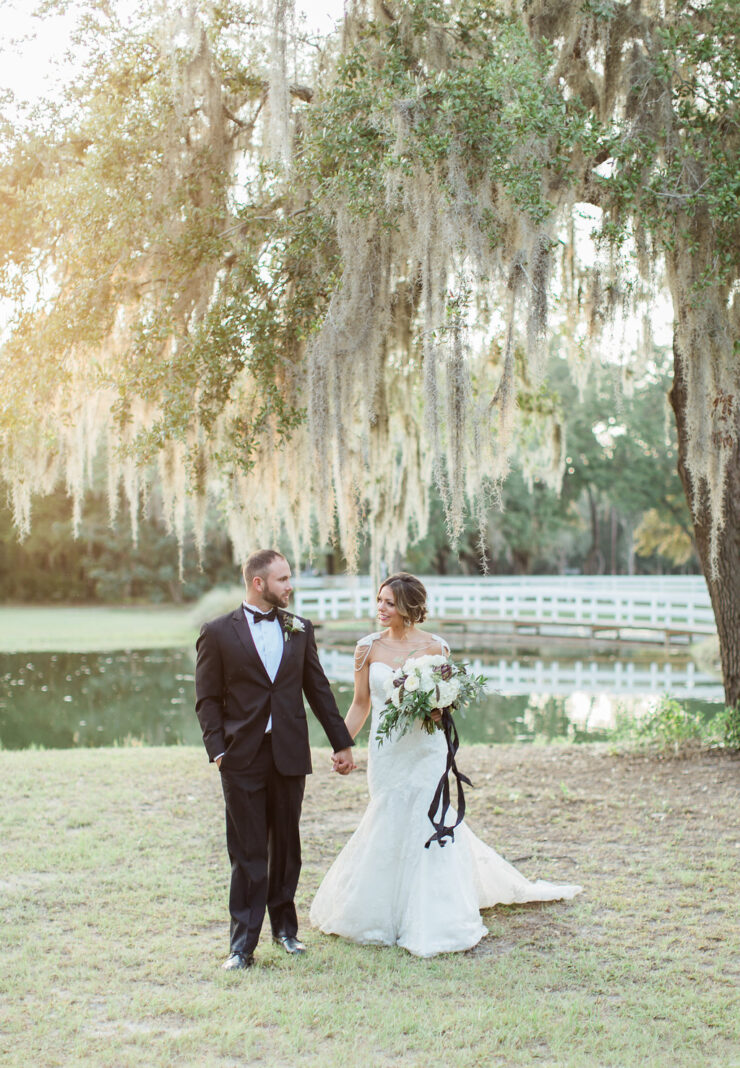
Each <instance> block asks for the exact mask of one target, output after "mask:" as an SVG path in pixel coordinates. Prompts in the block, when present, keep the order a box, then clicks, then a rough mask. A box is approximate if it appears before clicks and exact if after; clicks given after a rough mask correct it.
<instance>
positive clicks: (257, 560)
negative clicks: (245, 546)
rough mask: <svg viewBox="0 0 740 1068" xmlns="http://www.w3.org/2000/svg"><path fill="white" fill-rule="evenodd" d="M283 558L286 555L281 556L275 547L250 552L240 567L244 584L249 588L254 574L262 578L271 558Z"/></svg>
mask: <svg viewBox="0 0 740 1068" xmlns="http://www.w3.org/2000/svg"><path fill="white" fill-rule="evenodd" d="M285 559H287V557H285V556H283V554H282V553H280V552H278V551H277V549H258V550H257V551H256V552H254V553H251V554H250V555H249V556H248V557H247V562H246V563H245V565H244V567H243V568H242V575H244V585H245V586H246V587H247V588H249V587H250V586H251V585H252V579H253V578H254V577H255V575H260V576H261V577H262V578H264V577H265V575H266V574H267V569H268V568H269V566H270V564H271V563H272V561H273V560H285Z"/></svg>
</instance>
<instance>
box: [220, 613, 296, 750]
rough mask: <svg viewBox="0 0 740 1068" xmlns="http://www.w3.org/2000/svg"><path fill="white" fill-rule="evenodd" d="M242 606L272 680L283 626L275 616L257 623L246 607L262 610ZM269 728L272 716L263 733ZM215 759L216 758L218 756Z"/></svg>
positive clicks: (279, 656)
mask: <svg viewBox="0 0 740 1068" xmlns="http://www.w3.org/2000/svg"><path fill="white" fill-rule="evenodd" d="M242 608H243V610H244V618H245V619H246V621H247V623H248V624H249V629H250V631H251V633H252V640H253V641H254V647H255V649H256V650H257V653H258V655H259V658H260V660H261V661H262V663H263V664H264V666H265V671H266V672H267V674H268V675H269V676H270V682H274V681H275V676H276V675H277V673H278V668H279V667H280V661H281V660H282V659H283V646H284V645H285V639H284V638H283V628H282V627H281V626H280V623H279V621H278V619H277V616H276V617H275V619H261V620H260V621H259V623H255V621H254V616H253V615H252V613H251V612H248V611H247V609H248V608H251V609H252V610H253V611H254V612H262V609H261V608H257V606H256V605H253V604H247V603H246V602H244V604H243V605H242ZM271 730H272V716H270V718H269V719H268V721H267V726H266V727H265V734H269V732H270V731H271ZM223 755H224V754H223V753H219V756H223ZM215 759H216V760H218V757H216V758H215Z"/></svg>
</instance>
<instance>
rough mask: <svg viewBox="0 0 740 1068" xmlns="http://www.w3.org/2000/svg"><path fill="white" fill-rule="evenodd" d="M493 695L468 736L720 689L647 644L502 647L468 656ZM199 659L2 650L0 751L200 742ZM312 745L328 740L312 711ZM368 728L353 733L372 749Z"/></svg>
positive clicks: (695, 698) (339, 659)
mask: <svg viewBox="0 0 740 1068" xmlns="http://www.w3.org/2000/svg"><path fill="white" fill-rule="evenodd" d="M319 652H320V656H321V659H322V663H323V665H324V668H325V670H326V672H327V675H328V676H329V678H330V679H331V680H332V687H333V690H334V693H335V695H336V698H337V703H338V705H339V708H340V711H341V712H342V714H344V713H345V712H346V710H347V709H348V707H349V704H350V701H351V699H352V654H351V652H350V651H347V650H342V649H336V648H328V647H327V648H322V649H320V650H319ZM468 660H469V662H470V664H471V667H472V669H473V670H474V671H475V672H479V673H481V674H485V675H486V676H487V677H488V679H489V680H490V682H489V686H490V688H491V690H492V691H493V692H491V693H490V694H489V695H487V697H486V699H485V700H484V701H483V702H481V704H480V705H479V706H478V707H477V708H475V709H468V710H467V715H466V716H465V718H462V717H459V718H458V726H459V729H460V736H461V740H462V741H463V742H466V743H469V744H472V743H475V742H486V743H498V742H514V741H534V740H535V739H542V740H547V741H552V740H555V739H559V738H570V739H573V740H575V741H581V740H598V739H601V738H604V737H605V732H606V731H607V730H608V728H609V727H610V726H612V725H613V723H614V717H615V715H616V713H617V711H618V709H619V708H628V709H630V710H633V711H637V712H640V711H641V710H644V709H647V707H648V706H649V704H650V703H651V702H653V701H654V700H655V699H656V698H657V697H659V696H660V695H661V694H663V693H667V692H670V693H671V694H672V696H674V697H677V698H679V699H680V700H681V701H683V702H684V703H685V704H686V705H687V706H688V707H689V708H692V709H695V710H699V711H701V712H702V713H703V714H705V715H707V716H709V715H712V714H713V713H714V712H716V711H717V710H718V708H719V707H721V703H722V687H721V684H720V683H719V682H718V681H717V680H716V679H713V678H710V677H709V676H707V675H703V674H701V673H700V672H699V671H698V669H696V667H695V666H694V664H693V663H692V662H691V661H690V660H688V659H686V658H684V659H681V658H677V657H676V656H667V655H665V656H663V657H662V658H661V656H660V655H659V654H657V653H655V652H654V651H653V652H651V654H650V656H649V657H648V658H647V659H645V658H644V656H643V657H640V656H636V655H635V654H632V655H630V656H629V657H625V658H624V659H621V658H620V657H619V656H617V655H616V654H609V655H608V656H603V655H601V656H599V657H598V658H597V657H595V656H594V655H593V653H589V652H588V651H587V650H581V651H580V653H579V654H575V653H572V652H569V653H568V655H567V656H565V655H564V654H562V653H560V654H559V656H558V657H557V658H556V657H555V656H553V655H552V654H548V653H546V652H545V651H539V652H538V651H536V650H532V649H527V650H522V651H520V652H517V651H516V650H507V652H506V655H493V654H490V653H488V654H486V655H483V654H481V655H477V654H470V655H469V656H468ZM194 668H195V654H194V651H191V650H190V649H172V650H146V651H139V652H136V651H134V652H127V651H121V652H116V653H26V654H23V653H13V654H3V655H2V657H0V747H2V748H4V749H26V748H29V747H31V746H38V747H43V748H49V749H55V748H70V747H74V746H104V745H135V744H147V745H176V744H193V745H195V744H200V738H201V735H200V727H199V725H198V722H197V719H196V717H195V712H194V703H195V696H194V681H193V675H194ZM309 725H310V735H311V743H312V745H316V746H325V745H327V744H328V743H327V740H326V737H325V735H324V734H323V731H322V730H321V727H320V726H319V724H318V723H317V722H316V720H315V719H314V717H313V716H311V715H309ZM367 733H368V729H367V727H366V728H365V730H364V731H363V734H362V735H361V736H360V738H359V739H358V742H359V744H367Z"/></svg>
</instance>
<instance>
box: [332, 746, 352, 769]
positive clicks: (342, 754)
mask: <svg viewBox="0 0 740 1068" xmlns="http://www.w3.org/2000/svg"><path fill="white" fill-rule="evenodd" d="M331 762H332V770H333V771H336V772H337V773H338V774H339V775H349V773H350V772H351V771H354V770H355V769H356V767H357V765H356V764H355V763H354V761H353V760H352V752H351V750H350V749H340V750H339V751H338V752H337V753H333V754H332V758H331Z"/></svg>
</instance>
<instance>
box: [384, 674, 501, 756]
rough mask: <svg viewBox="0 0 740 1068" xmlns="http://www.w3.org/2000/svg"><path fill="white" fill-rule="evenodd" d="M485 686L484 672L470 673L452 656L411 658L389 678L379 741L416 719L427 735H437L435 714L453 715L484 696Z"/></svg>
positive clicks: (399, 734)
mask: <svg viewBox="0 0 740 1068" xmlns="http://www.w3.org/2000/svg"><path fill="white" fill-rule="evenodd" d="M485 685H486V679H485V678H484V677H483V676H482V675H470V674H468V670H467V666H466V665H465V664H462V663H459V664H458V663H455V661H454V660H451V659H450V658H449V657H446V656H441V655H436V656H420V657H410V658H409V659H408V660H407V661H406V662H405V664H404V665H403V667H401V668H399V669H398V670H397V671H394V673H393V676H392V678H391V679H390V680H389V684H388V697H387V699H386V702H385V705H384V707H383V711H382V713H381V719H380V723H379V724H378V730H377V734H376V737H377V740H378V744H380V745H382V744H383V742H384V741H385V739H386V738H388V737H389V736H390V734H391V733H392V732H397V734H398V737H401V736H402V735H404V734H406V732H407V731H409V730H410V729H411V727H412V725H413V724H414V723H415V722H418V723H419V724H420V726H421V728H422V730H425V731H426V732H427V733H428V734H434V732H435V730H437V729H438V723H437V722H436V721H435V720H434V719H433V718H432V714H433V713H435V712H440V713H443V714H444V713H445V712H448V713H449V714H450V715H451V714H453V713H454V712H456V711H457V710H458V709H464V708H467V706H468V705H469V704H471V702H473V701H476V700H477V699H478V698H480V697H481V695H482V694H483V692H484V690H485ZM440 722H441V721H440Z"/></svg>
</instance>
